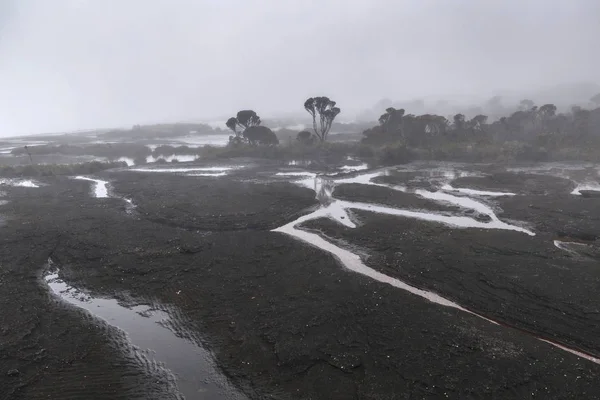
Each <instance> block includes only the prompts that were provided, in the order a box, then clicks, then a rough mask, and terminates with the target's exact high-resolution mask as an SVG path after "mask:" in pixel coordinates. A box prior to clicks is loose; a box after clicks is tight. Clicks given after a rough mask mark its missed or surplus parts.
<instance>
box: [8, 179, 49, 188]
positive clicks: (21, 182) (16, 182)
mask: <svg viewBox="0 0 600 400" xmlns="http://www.w3.org/2000/svg"><path fill="white" fill-rule="evenodd" d="M0 185H9V186H20V187H28V188H38V187H40V185H38V184H37V183H36V182H34V181H32V180H31V179H0Z"/></svg>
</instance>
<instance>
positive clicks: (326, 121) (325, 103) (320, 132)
mask: <svg viewBox="0 0 600 400" xmlns="http://www.w3.org/2000/svg"><path fill="white" fill-rule="evenodd" d="M335 104H336V103H335V101H332V100H330V99H329V98H328V97H311V98H309V99H307V100H306V101H305V102H304V109H305V110H306V111H307V112H308V113H309V114H310V115H311V116H312V119H313V130H314V131H315V135H316V136H317V137H318V138H319V140H320V141H321V142H324V141H325V140H327V134H329V131H330V130H331V125H332V124H333V120H334V119H335V117H337V115H338V114H339V113H340V111H341V110H340V109H339V108H338V107H336V106H335ZM317 115H318V117H319V124H318V125H317Z"/></svg>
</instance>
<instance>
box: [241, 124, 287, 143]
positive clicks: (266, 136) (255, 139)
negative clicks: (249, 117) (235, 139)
mask: <svg viewBox="0 0 600 400" xmlns="http://www.w3.org/2000/svg"><path fill="white" fill-rule="evenodd" d="M243 135H244V139H246V140H247V141H248V143H250V144H251V145H258V144H262V145H275V144H279V139H277V136H276V135H275V133H273V131H272V130H270V129H269V128H267V127H266V126H260V125H253V126H249V127H248V128H246V129H245V130H244V134H243Z"/></svg>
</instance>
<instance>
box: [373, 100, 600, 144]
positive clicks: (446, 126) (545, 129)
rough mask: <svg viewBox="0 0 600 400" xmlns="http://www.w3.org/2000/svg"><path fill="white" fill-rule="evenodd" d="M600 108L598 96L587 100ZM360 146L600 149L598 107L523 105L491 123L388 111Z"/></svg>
mask: <svg viewBox="0 0 600 400" xmlns="http://www.w3.org/2000/svg"><path fill="white" fill-rule="evenodd" d="M591 100H592V101H593V102H595V103H596V104H598V105H600V94H598V95H596V96H594V97H592V99H591ZM363 135H364V138H363V143H365V144H371V145H385V144H390V143H396V142H402V143H404V144H406V145H408V146H412V147H428V146H432V145H436V144H439V143H443V142H454V143H460V142H472V143H502V142H507V141H518V142H524V143H528V144H531V145H534V146H538V147H544V148H556V147H560V146H587V145H594V144H595V145H597V144H599V143H600V107H598V108H595V109H592V110H588V109H584V108H581V107H578V106H574V107H572V109H571V110H570V112H567V113H557V107H556V106H555V105H554V104H544V105H542V106H541V107H538V106H536V105H535V104H534V103H533V101H531V100H523V101H521V103H520V107H519V110H517V111H515V112H514V113H512V114H510V115H508V116H505V117H502V118H500V119H498V120H497V121H494V122H491V123H490V122H489V121H488V117H487V116H486V115H483V114H479V115H476V116H474V117H473V118H471V119H467V118H466V117H465V115H463V114H456V115H454V116H453V117H452V118H451V119H447V118H446V117H444V116H441V115H435V114H423V115H414V114H407V113H406V111H405V110H404V109H395V108H393V107H389V108H388V109H386V110H385V112H384V113H383V114H382V115H381V116H380V117H379V125H377V126H374V127H372V128H370V129H367V130H366V131H364V132H363Z"/></svg>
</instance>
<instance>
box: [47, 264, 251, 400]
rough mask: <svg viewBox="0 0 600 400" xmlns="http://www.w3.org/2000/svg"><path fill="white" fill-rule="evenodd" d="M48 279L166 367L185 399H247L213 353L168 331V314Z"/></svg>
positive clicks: (68, 298)
mask: <svg viewBox="0 0 600 400" xmlns="http://www.w3.org/2000/svg"><path fill="white" fill-rule="evenodd" d="M49 265H50V266H51V265H52V264H51V261H50V262H49ZM44 280H45V282H46V283H47V284H48V286H49V287H50V289H51V290H52V292H53V293H54V294H55V295H57V296H59V297H60V298H61V299H62V300H64V301H66V302H68V303H70V304H72V305H74V306H76V307H79V308H81V309H84V310H86V311H87V312H89V313H90V314H92V315H93V316H95V317H97V318H100V319H102V320H104V321H106V322H107V323H108V324H110V325H112V326H114V327H116V328H118V329H120V330H122V331H124V332H125V333H126V335H127V338H128V339H129V345H130V346H131V347H132V348H133V349H132V350H133V351H135V352H137V353H138V354H139V355H140V357H141V358H142V359H144V360H147V361H148V362H149V363H153V362H158V363H160V364H162V365H163V366H164V368H165V369H167V371H170V372H171V373H172V374H173V375H174V376H175V378H176V383H177V388H178V390H179V391H180V394H181V395H183V396H184V397H183V398H185V399H189V400H193V399H205V400H223V399H234V400H235V399H240V400H241V399H246V397H245V396H244V395H243V394H241V393H240V392H239V391H238V390H237V389H236V388H235V387H234V386H233V385H232V384H231V383H230V382H229V381H228V380H227V378H226V377H224V376H223V374H222V373H221V372H220V371H219V370H218V368H217V367H216V365H215V362H214V360H213V358H212V355H211V353H210V352H209V351H207V350H206V349H204V348H203V347H200V346H198V345H196V344H195V343H194V342H192V341H190V340H187V339H184V338H181V337H179V336H177V335H176V334H174V333H173V332H172V331H171V330H170V329H169V328H168V326H169V323H170V322H169V321H170V320H171V318H170V316H169V314H168V313H166V312H163V311H158V310H154V309H151V308H150V307H148V306H137V307H132V308H128V307H124V306H122V305H120V304H119V303H118V301H117V300H115V299H104V298H94V297H90V296H88V295H86V294H83V293H81V292H80V291H78V290H76V289H74V288H72V287H70V286H69V285H67V284H66V283H65V282H63V281H62V280H60V279H59V277H58V272H54V273H48V274H47V275H45V276H44ZM142 364H143V363H142ZM142 367H145V365H142Z"/></svg>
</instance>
